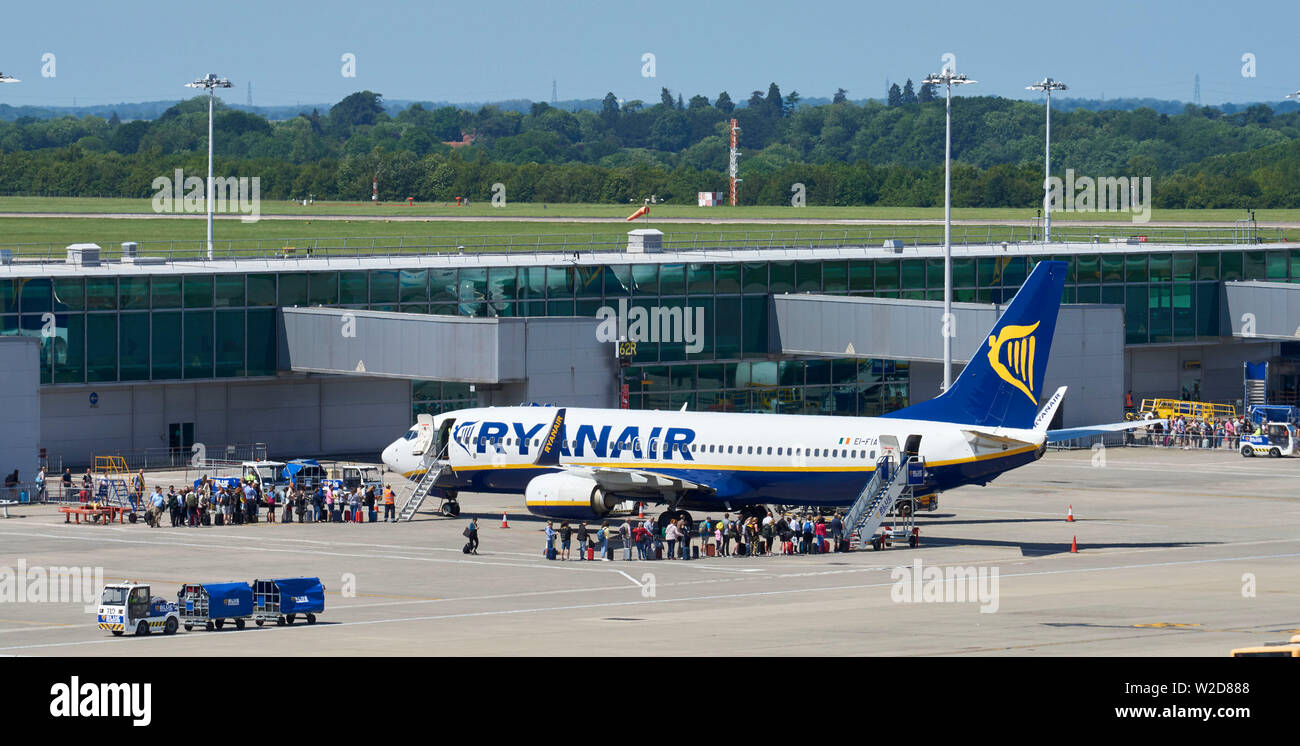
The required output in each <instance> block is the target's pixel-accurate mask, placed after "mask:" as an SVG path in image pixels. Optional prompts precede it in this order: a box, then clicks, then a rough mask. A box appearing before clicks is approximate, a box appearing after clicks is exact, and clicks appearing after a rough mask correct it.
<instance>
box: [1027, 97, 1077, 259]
mask: <svg viewBox="0 0 1300 746" xmlns="http://www.w3.org/2000/svg"><path fill="white" fill-rule="evenodd" d="M1068 88H1069V86H1067V85H1066V84H1064V83H1062V82H1061V81H1059V80H1052V79H1051V78H1043V79H1042V80H1041V81H1039V82H1037V83H1032V84H1030V85H1027V86H1025V90H1026V91H1042V92H1044V93H1046V94H1047V155H1046V156H1044V166H1043V171H1044V175H1043V215H1045V216H1046V217H1045V218H1044V219H1043V243H1051V242H1052V187H1051V186H1050V182H1051V180H1052V91H1064V90H1067V89H1068Z"/></svg>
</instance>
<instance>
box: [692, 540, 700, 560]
mask: <svg viewBox="0 0 1300 746" xmlns="http://www.w3.org/2000/svg"><path fill="white" fill-rule="evenodd" d="M699 558H700V548H699V547H698V546H696V545H694V544H692V545H691V559H699Z"/></svg>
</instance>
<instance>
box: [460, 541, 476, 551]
mask: <svg viewBox="0 0 1300 746" xmlns="http://www.w3.org/2000/svg"><path fill="white" fill-rule="evenodd" d="M460 551H461V554H469V553H470V552H472V551H474V547H472V546H470V543H469V542H468V541H467V542H465V546H463V547H461V548H460Z"/></svg>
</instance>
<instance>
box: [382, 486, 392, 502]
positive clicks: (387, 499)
mask: <svg viewBox="0 0 1300 746" xmlns="http://www.w3.org/2000/svg"><path fill="white" fill-rule="evenodd" d="M384 504H385V505H392V504H393V491H392V490H390V489H385V490H384Z"/></svg>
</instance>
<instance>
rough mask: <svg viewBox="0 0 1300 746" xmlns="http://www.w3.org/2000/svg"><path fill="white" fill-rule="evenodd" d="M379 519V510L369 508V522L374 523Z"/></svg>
mask: <svg viewBox="0 0 1300 746" xmlns="http://www.w3.org/2000/svg"><path fill="white" fill-rule="evenodd" d="M378 520H379V511H378V510H375V509H374V508H371V509H370V522H371V523H375V522H377V521H378Z"/></svg>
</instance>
